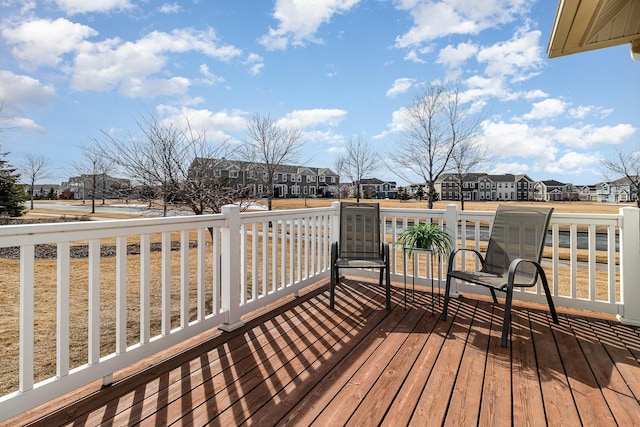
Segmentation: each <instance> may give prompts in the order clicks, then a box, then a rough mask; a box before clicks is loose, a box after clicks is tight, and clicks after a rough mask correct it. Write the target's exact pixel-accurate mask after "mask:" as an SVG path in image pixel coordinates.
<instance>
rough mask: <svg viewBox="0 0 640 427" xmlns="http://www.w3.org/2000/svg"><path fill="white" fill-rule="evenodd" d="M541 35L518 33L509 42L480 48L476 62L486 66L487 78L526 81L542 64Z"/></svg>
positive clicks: (538, 33) (534, 32) (532, 32)
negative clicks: (501, 77) (509, 78)
mask: <svg viewBox="0 0 640 427" xmlns="http://www.w3.org/2000/svg"><path fill="white" fill-rule="evenodd" d="M541 35H542V33H541V32H540V31H538V30H534V31H518V32H517V33H516V34H515V35H514V36H513V37H512V38H511V39H510V40H507V41H505V42H500V43H496V44H494V45H492V46H489V47H485V48H481V49H480V50H479V51H478V55H477V59H478V62H481V63H482V62H484V63H486V64H487V66H486V69H485V73H486V74H487V75H489V76H511V77H512V78H513V79H514V80H515V81H522V80H526V79H527V78H529V77H531V76H533V75H535V73H534V72H533V71H532V70H537V69H538V68H540V67H541V66H542V64H543V63H544V61H543V57H542V50H541V48H540V36H541Z"/></svg>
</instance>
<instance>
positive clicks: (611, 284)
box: [607, 225, 618, 303]
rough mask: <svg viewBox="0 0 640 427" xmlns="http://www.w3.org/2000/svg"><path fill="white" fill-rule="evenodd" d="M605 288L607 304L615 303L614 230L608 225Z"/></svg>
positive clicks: (613, 227) (616, 299)
mask: <svg viewBox="0 0 640 427" xmlns="http://www.w3.org/2000/svg"><path fill="white" fill-rule="evenodd" d="M607 242H608V245H607V267H608V269H607V273H608V274H607V286H608V291H609V292H608V298H609V300H608V302H610V303H616V302H617V301H618V298H617V297H616V228H615V226H613V225H610V226H609V227H608V228H607Z"/></svg>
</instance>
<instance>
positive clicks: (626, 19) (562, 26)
mask: <svg viewBox="0 0 640 427" xmlns="http://www.w3.org/2000/svg"><path fill="white" fill-rule="evenodd" d="M625 43H631V52H632V57H633V58H634V59H635V60H640V0H589V1H584V0H559V3H558V9H557V11H556V16H555V21H554V23H553V30H552V31H551V37H550V39H549V45H548V46H547V54H548V55H549V58H555V57H558V56H564V55H570V54H573V53H578V52H586V51H589V50H595V49H601V48H605V47H611V46H617V45H621V44H625Z"/></svg>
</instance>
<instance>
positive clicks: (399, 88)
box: [387, 77, 415, 96]
mask: <svg viewBox="0 0 640 427" xmlns="http://www.w3.org/2000/svg"><path fill="white" fill-rule="evenodd" d="M414 82H415V79H410V78H406V77H404V78H401V79H396V80H395V81H394V82H393V86H391V89H389V90H388V91H387V96H396V95H399V94H401V93H405V92H407V91H408V90H409V89H411V86H413V83H414Z"/></svg>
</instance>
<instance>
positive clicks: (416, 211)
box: [380, 207, 446, 218]
mask: <svg viewBox="0 0 640 427" xmlns="http://www.w3.org/2000/svg"><path fill="white" fill-rule="evenodd" d="M445 212H446V211H445V210H443V209H426V208H382V207H381V208H380V215H384V216H419V217H434V218H440V217H442V216H444V214H445Z"/></svg>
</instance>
